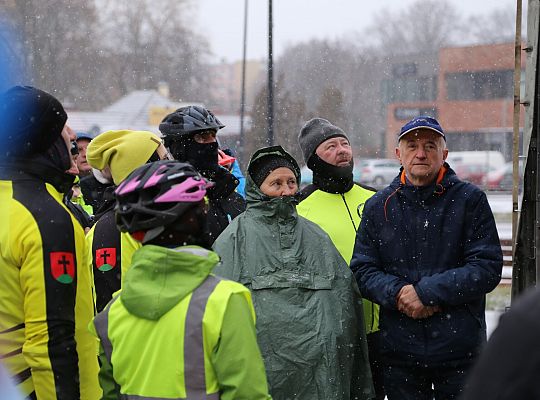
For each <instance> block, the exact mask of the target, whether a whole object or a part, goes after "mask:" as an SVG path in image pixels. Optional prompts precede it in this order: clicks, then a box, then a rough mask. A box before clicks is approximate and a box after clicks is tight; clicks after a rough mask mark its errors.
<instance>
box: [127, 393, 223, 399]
mask: <svg viewBox="0 0 540 400" xmlns="http://www.w3.org/2000/svg"><path fill="white" fill-rule="evenodd" d="M120 399H121V400H191V399H192V398H191V397H189V398H188V399H184V398H180V397H178V398H171V397H167V398H165V397H148V396H137V395H136V394H122V395H120ZM203 399H204V400H219V393H212V394H207V395H205V396H204V397H203Z"/></svg>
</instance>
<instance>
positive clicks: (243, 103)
mask: <svg viewBox="0 0 540 400" xmlns="http://www.w3.org/2000/svg"><path fill="white" fill-rule="evenodd" d="M247 23H248V0H244V49H243V53H242V89H241V96H240V97H241V98H240V146H239V147H240V151H239V153H240V152H241V153H242V154H243V153H244V141H245V138H244V112H245V108H246V48H247Z"/></svg>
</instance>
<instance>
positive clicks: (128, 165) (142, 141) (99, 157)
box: [86, 130, 161, 185]
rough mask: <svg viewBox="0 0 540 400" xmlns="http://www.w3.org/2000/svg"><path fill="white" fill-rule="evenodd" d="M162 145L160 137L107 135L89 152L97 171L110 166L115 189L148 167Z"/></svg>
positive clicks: (141, 133) (132, 133)
mask: <svg viewBox="0 0 540 400" xmlns="http://www.w3.org/2000/svg"><path fill="white" fill-rule="evenodd" d="M160 144H161V139H160V138H159V136H157V135H156V134H154V133H152V132H147V131H128V130H124V131H107V132H103V133H102V134H100V135H98V136H97V137H95V138H94V139H93V140H92V141H91V142H90V143H89V144H88V148H87V149H86V160H87V161H88V164H90V165H91V166H92V167H93V168H96V169H100V170H101V169H104V168H105V167H107V166H109V167H110V169H111V175H112V178H113V181H114V184H115V185H118V184H120V182H122V181H123V180H124V179H126V177H127V176H128V175H129V174H130V173H131V172H133V171H134V170H135V169H137V168H138V167H140V166H141V165H143V164H145V163H146V162H147V161H148V160H149V159H150V157H151V156H152V154H154V152H155V151H156V149H157V148H158V147H159V145H160Z"/></svg>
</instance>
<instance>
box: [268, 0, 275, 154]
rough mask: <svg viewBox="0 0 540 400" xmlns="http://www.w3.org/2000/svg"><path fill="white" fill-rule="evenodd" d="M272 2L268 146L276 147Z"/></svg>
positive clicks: (269, 40) (270, 3)
mask: <svg viewBox="0 0 540 400" xmlns="http://www.w3.org/2000/svg"><path fill="white" fill-rule="evenodd" d="M272 30H273V25H272V0H268V105H267V111H268V115H267V118H268V146H273V145H274V62H273V53H272Z"/></svg>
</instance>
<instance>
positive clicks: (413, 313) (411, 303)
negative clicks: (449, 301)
mask: <svg viewBox="0 0 540 400" xmlns="http://www.w3.org/2000/svg"><path fill="white" fill-rule="evenodd" d="M396 300H397V308H398V310H399V311H401V312H402V313H404V314H405V315H407V316H408V317H410V318H414V319H422V318H428V317H431V316H432V315H433V314H435V313H436V312H438V311H441V309H440V307H439V306H425V305H424V304H423V303H422V301H421V300H420V298H419V297H418V294H417V293H416V290H415V289H414V286H413V285H405V286H403V287H402V288H401V290H400V291H399V293H398V294H397V297H396Z"/></svg>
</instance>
